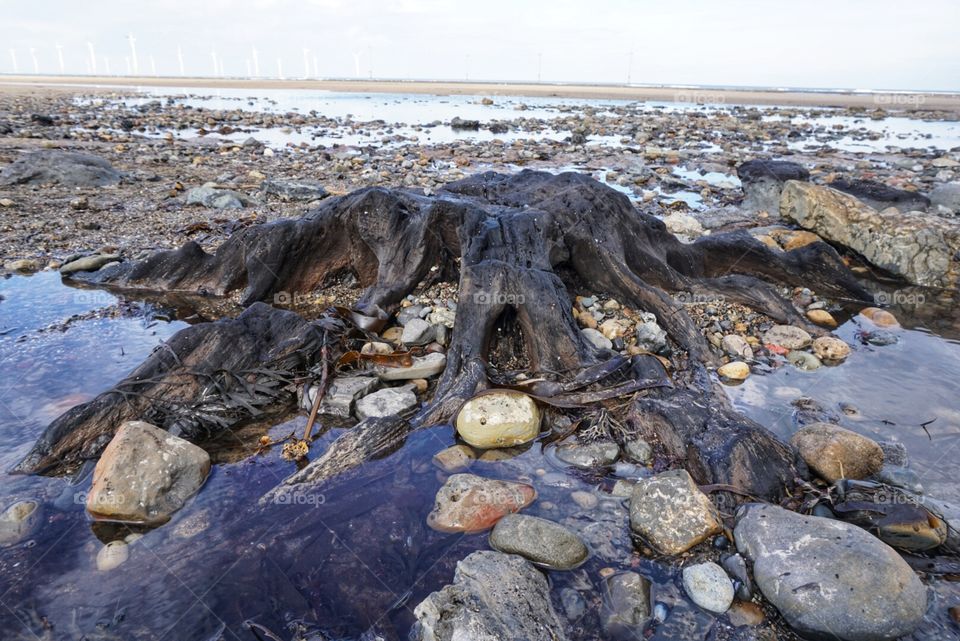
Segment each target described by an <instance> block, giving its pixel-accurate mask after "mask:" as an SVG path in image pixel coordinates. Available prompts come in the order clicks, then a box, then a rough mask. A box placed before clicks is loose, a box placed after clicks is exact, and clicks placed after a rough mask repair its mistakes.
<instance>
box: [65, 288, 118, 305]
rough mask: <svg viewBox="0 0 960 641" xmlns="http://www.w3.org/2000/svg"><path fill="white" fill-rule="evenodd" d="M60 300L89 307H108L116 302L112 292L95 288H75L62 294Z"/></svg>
mask: <svg viewBox="0 0 960 641" xmlns="http://www.w3.org/2000/svg"><path fill="white" fill-rule="evenodd" d="M63 296H64V298H65V300H64V301H62V302H64V303H67V304H71V305H88V306H91V307H109V306H110V305H113V304H114V303H116V302H117V299H116V297H115V296H113V295H112V294H108V293H107V292H104V291H99V290H96V289H75V290H73V291H69V292H65V293H64V294H63Z"/></svg>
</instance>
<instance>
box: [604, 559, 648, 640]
mask: <svg viewBox="0 0 960 641" xmlns="http://www.w3.org/2000/svg"><path fill="white" fill-rule="evenodd" d="M649 619H650V581H648V580H647V579H645V578H644V577H642V576H640V575H639V574H637V573H636V572H623V573H620V574H614V575H612V576H608V577H606V579H604V582H603V605H602V607H601V611H600V624H601V626H602V627H603V631H604V633H605V634H606V635H607V637H609V638H611V639H621V638H624V639H630V638H634V635H635V634H636V631H637V630H641V629H643V626H644V625H646V623H647V621H648V620H649Z"/></svg>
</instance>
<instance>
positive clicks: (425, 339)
mask: <svg viewBox="0 0 960 641" xmlns="http://www.w3.org/2000/svg"><path fill="white" fill-rule="evenodd" d="M436 337H437V330H436V329H434V326H433V325H431V324H430V323H428V322H427V321H425V320H423V319H422V318H411V319H410V320H409V321H407V324H406V325H404V326H403V333H402V334H401V335H400V342H401V343H403V344H404V345H426V344H427V343H432V342H433V341H434V339H436ZM414 378H417V377H414Z"/></svg>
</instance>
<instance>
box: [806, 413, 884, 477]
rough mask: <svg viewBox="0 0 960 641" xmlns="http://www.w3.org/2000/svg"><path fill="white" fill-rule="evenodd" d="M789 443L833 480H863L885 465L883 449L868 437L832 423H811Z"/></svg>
mask: <svg viewBox="0 0 960 641" xmlns="http://www.w3.org/2000/svg"><path fill="white" fill-rule="evenodd" d="M790 444H791V445H793V446H794V447H795V448H797V450H798V451H799V452H800V456H802V457H803V460H804V461H806V462H807V465H809V466H810V468H811V469H812V470H814V471H815V472H816V473H817V474H819V475H820V476H821V477H822V478H824V479H826V480H827V481H830V482H831V483H833V482H835V481H838V480H839V479H841V478H848V479H864V478H867V477H868V476H872V475H874V474H876V473H877V472H879V471H880V469H881V468H882V467H883V450H882V449H880V446H879V445H877V443H876V442H875V441H873V440H871V439H869V438H867V437H866V436H861V435H859V434H857V433H856V432H851V431H850V430H845V429H843V428H842V427H838V426H836V425H833V424H831V423H811V424H810V425H806V426H804V427H802V428H801V429H800V430H799V431H797V433H796V434H794V435H793V437H792V438H791V439H790Z"/></svg>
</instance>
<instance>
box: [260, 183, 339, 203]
mask: <svg viewBox="0 0 960 641" xmlns="http://www.w3.org/2000/svg"><path fill="white" fill-rule="evenodd" d="M260 189H261V190H263V192H264V193H265V194H270V195H272V196H278V197H279V198H280V199H281V200H287V201H311V200H320V199H321V198H326V197H327V196H329V195H330V194H329V192H328V191H327V189H326V188H325V187H324V186H323V185H321V184H320V183H318V182H316V181H315V180H264V181H263V182H262V183H260Z"/></svg>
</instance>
